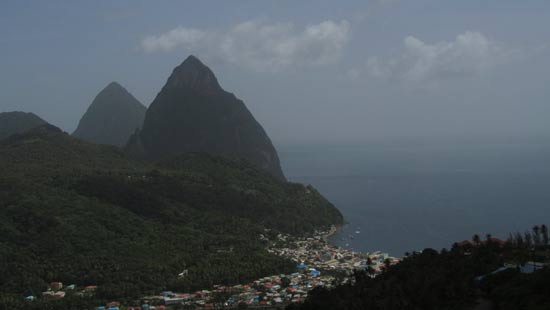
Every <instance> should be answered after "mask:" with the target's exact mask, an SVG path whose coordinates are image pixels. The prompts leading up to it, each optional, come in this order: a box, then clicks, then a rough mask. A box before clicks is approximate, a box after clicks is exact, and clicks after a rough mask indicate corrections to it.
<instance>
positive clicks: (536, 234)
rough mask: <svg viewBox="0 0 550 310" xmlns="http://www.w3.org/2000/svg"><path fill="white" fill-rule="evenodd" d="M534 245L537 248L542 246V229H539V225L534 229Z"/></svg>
mask: <svg viewBox="0 0 550 310" xmlns="http://www.w3.org/2000/svg"><path fill="white" fill-rule="evenodd" d="M533 243H534V244H535V246H539V245H540V227H539V225H535V227H533Z"/></svg>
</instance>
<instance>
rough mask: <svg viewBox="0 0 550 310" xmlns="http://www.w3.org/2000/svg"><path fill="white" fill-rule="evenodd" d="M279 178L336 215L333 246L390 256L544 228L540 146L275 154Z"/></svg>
mask: <svg viewBox="0 0 550 310" xmlns="http://www.w3.org/2000/svg"><path fill="white" fill-rule="evenodd" d="M278 149H279V155H280V158H281V163H282V166H283V170H284V172H285V174H286V176H287V178H288V179H289V180H291V181H294V182H300V183H306V184H311V185H313V186H315V187H316V188H317V189H318V190H319V191H320V192H321V193H322V194H323V195H324V196H325V197H326V198H328V199H329V200H330V201H331V202H332V203H333V204H334V205H335V206H336V207H337V208H339V209H340V211H341V212H342V213H343V214H344V217H345V220H346V221H347V224H346V225H345V226H344V227H343V229H342V230H341V231H340V232H339V233H338V234H337V235H335V236H334V237H333V241H334V242H335V243H337V244H338V245H340V246H342V247H346V248H350V249H353V250H357V251H363V252H373V251H383V252H387V253H390V254H391V255H394V256H402V255H403V254H404V253H405V252H412V251H415V250H416V251H418V250H422V249H425V248H433V249H437V250H441V249H443V248H450V247H451V246H452V244H453V242H455V241H461V240H465V239H471V237H472V236H473V235H474V234H479V235H480V236H482V237H485V236H486V234H492V235H493V236H495V237H499V238H502V239H506V238H507V236H508V234H509V233H510V232H516V231H521V232H523V231H525V230H528V229H531V228H532V227H533V226H534V225H535V224H542V223H545V224H547V225H550V139H548V140H545V139H535V138H533V139H490V140H489V139H487V140H483V139H455V140H452V141H443V140H437V139H433V140H420V139H400V140H397V139H393V140H385V141H382V140H373V141H367V142H362V143H341V144H322V143H321V144H311V145H307V144H286V145H279V146H278Z"/></svg>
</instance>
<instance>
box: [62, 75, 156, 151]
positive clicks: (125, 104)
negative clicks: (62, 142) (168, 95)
mask: <svg viewBox="0 0 550 310" xmlns="http://www.w3.org/2000/svg"><path fill="white" fill-rule="evenodd" d="M145 111H146V108H145V106H144V105H143V104H141V103H140V102H139V101H138V100H137V99H136V98H135V97H134V96H132V94H130V93H129V92H128V91H127V90H126V89H125V88H124V87H122V85H120V84H119V83H117V82H111V83H109V85H107V86H106V87H105V88H103V89H102V90H101V91H100V92H99V94H98V95H97V96H96V97H95V99H94V100H93V101H92V104H91V105H90V106H89V107H88V109H87V110H86V113H85V114H84V115H83V116H82V118H81V119H80V122H79V124H78V128H77V129H76V131H75V132H74V133H73V135H74V136H75V137H77V138H80V139H83V140H88V141H92V142H95V143H100V144H111V145H116V146H123V145H125V144H126V142H127V141H128V137H130V135H132V133H134V131H135V130H136V128H140V127H141V125H142V124H143V118H144V117H145Z"/></svg>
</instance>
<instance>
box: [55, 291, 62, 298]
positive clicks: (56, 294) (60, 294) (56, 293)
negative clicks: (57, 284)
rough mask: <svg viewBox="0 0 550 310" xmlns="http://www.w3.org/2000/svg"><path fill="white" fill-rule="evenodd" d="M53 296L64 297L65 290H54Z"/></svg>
mask: <svg viewBox="0 0 550 310" xmlns="http://www.w3.org/2000/svg"><path fill="white" fill-rule="evenodd" d="M53 297H54V298H63V297H65V292H63V291H57V292H55V293H54V294H53Z"/></svg>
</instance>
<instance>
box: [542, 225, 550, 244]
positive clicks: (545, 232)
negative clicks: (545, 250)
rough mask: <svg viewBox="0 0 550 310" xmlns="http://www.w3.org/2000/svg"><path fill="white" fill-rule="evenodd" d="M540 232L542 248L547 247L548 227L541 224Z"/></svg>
mask: <svg viewBox="0 0 550 310" xmlns="http://www.w3.org/2000/svg"><path fill="white" fill-rule="evenodd" d="M540 232H541V234H542V244H543V245H544V246H548V227H546V225H544V224H542V225H541V227H540Z"/></svg>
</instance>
